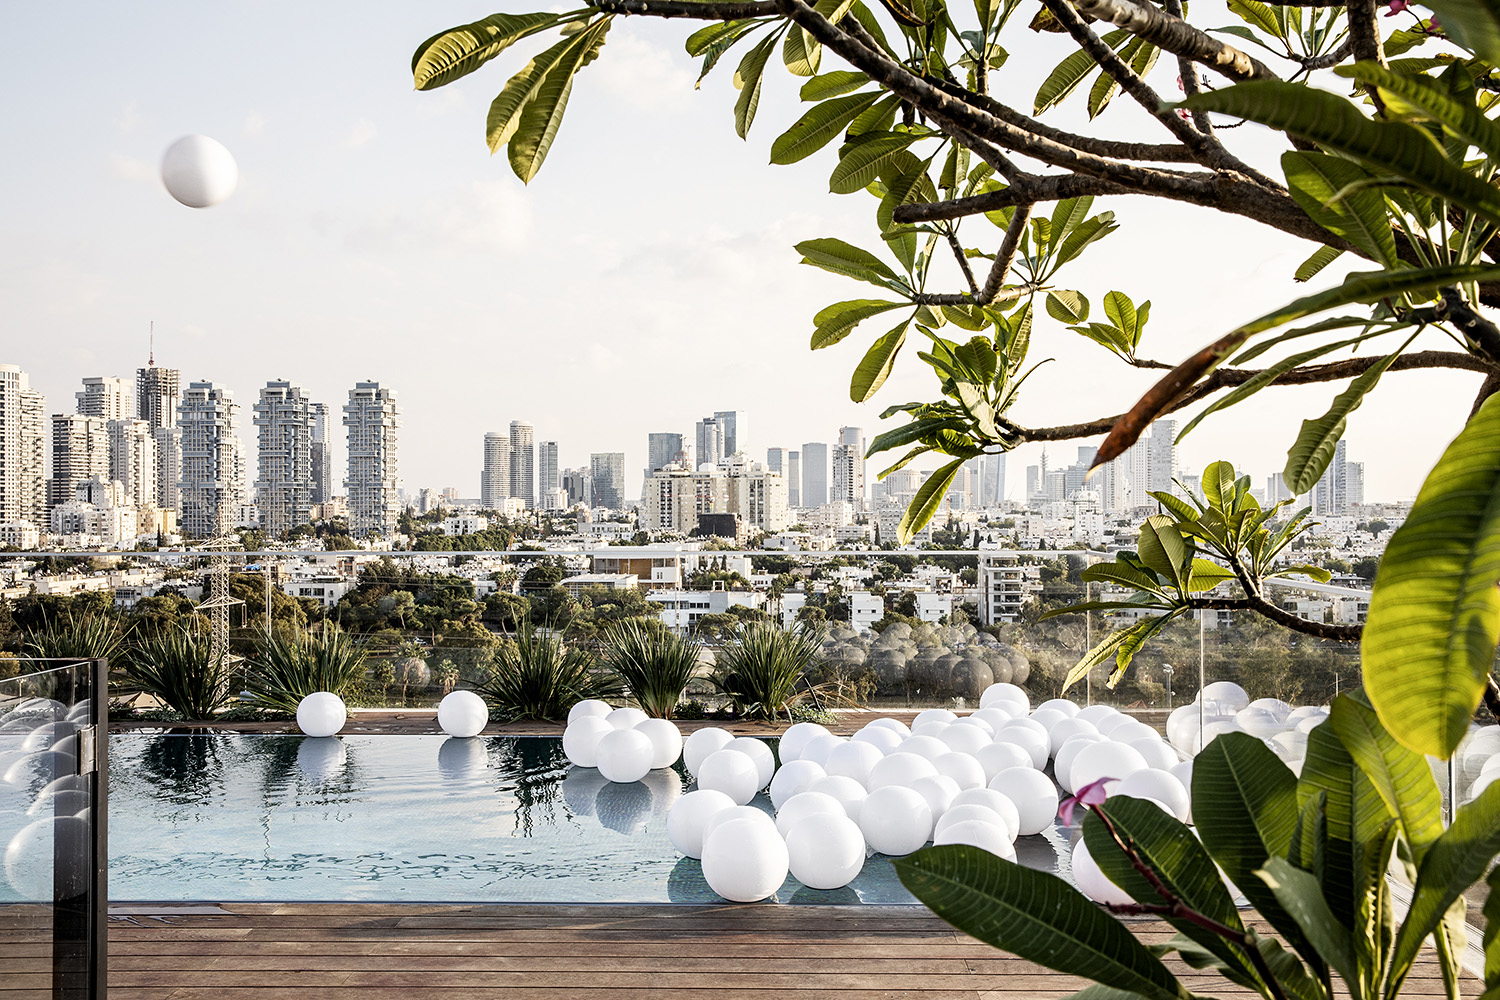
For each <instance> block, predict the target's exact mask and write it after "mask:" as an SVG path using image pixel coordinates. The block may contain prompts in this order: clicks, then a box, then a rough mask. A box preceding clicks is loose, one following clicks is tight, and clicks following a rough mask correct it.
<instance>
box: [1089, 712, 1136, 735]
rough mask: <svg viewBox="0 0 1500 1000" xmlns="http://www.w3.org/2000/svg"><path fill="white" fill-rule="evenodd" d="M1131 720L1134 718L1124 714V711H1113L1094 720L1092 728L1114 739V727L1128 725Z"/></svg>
mask: <svg viewBox="0 0 1500 1000" xmlns="http://www.w3.org/2000/svg"><path fill="white" fill-rule="evenodd" d="M1133 722H1135V720H1134V719H1132V718H1131V717H1130V716H1128V715H1126V714H1125V713H1124V712H1115V713H1114V714H1113V715H1106V716H1105V717H1104V718H1102V719H1100V720H1099V721H1097V722H1095V723H1094V728H1095V729H1098V730H1099V732H1100V733H1101V734H1103V735H1104V736H1107V737H1109V738H1110V739H1114V738H1115V737H1114V732H1115V730H1116V729H1119V728H1120V727H1122V726H1128V725H1130V724H1131V723H1133Z"/></svg>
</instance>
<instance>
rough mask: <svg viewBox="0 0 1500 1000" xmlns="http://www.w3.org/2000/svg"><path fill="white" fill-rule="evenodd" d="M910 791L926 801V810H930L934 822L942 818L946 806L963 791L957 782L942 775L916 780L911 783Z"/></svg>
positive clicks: (946, 808)
mask: <svg viewBox="0 0 1500 1000" xmlns="http://www.w3.org/2000/svg"><path fill="white" fill-rule="evenodd" d="M911 789H912V791H914V792H918V793H920V794H921V796H922V798H924V799H926V800H927V808H928V809H930V810H932V819H933V821H934V822H936V821H937V820H938V819H939V818H941V817H942V815H943V813H945V812H946V811H947V810H948V804H949V803H950V802H952V801H953V799H954V797H955V796H957V795H958V793H959V792H961V791H962V790H963V789H961V788H959V787H958V782H956V781H954V780H953V779H952V778H950V777H948V776H946V775H942V774H929V775H928V776H927V777H925V778H918V779H917V780H916V781H913V782H912V783H911Z"/></svg>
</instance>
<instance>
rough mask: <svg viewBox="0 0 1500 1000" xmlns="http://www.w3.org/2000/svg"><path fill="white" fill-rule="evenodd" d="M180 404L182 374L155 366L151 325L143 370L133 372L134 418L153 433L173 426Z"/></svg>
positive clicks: (152, 325)
mask: <svg viewBox="0 0 1500 1000" xmlns="http://www.w3.org/2000/svg"><path fill="white" fill-rule="evenodd" d="M181 402H182V372H180V371H178V370H177V369H175V368H158V367H156V324H155V323H152V324H151V333H150V353H149V354H148V355H147V360H146V367H145V368H137V369H136V370H135V415H136V416H137V417H138V418H140V419H141V420H144V421H146V423H148V424H150V425H151V429H152V430H153V431H155V430H160V429H161V428H163V427H166V428H172V427H176V426H177V405H178V404H179V403H181Z"/></svg>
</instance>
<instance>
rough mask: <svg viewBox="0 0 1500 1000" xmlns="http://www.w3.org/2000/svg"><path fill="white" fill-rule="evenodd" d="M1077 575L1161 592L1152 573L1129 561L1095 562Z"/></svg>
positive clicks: (1095, 580)
mask: <svg viewBox="0 0 1500 1000" xmlns="http://www.w3.org/2000/svg"><path fill="white" fill-rule="evenodd" d="M1079 577H1080V578H1081V579H1083V580H1085V581H1088V582H1091V583H1118V584H1120V585H1121V586H1124V587H1129V588H1131V589H1132V590H1146V591H1151V592H1154V593H1161V592H1162V591H1161V586H1160V584H1159V583H1158V582H1157V578H1156V577H1155V576H1154V575H1152V574H1150V573H1147V572H1145V571H1143V570H1139V569H1136V568H1135V567H1134V566H1131V565H1130V564H1129V563H1122V562H1107V563H1095V564H1094V565H1092V566H1090V567H1088V568H1087V569H1085V570H1084V571H1083V572H1082V573H1080V574H1079Z"/></svg>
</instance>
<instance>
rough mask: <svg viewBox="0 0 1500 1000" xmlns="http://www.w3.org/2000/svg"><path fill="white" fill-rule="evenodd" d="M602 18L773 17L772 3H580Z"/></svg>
mask: <svg viewBox="0 0 1500 1000" xmlns="http://www.w3.org/2000/svg"><path fill="white" fill-rule="evenodd" d="M584 2H585V3H587V4H588V5H589V6H590V7H593V8H594V9H595V10H599V11H603V12H604V13H606V14H644V15H647V16H649V17H691V18H697V19H698V20H700V21H738V20H741V19H743V18H747V17H776V16H777V15H778V14H779V13H780V11H778V10H777V9H776V3H775V0H739V2H722V3H715V2H712V0H710V2H705V3H699V2H697V0H584Z"/></svg>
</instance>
